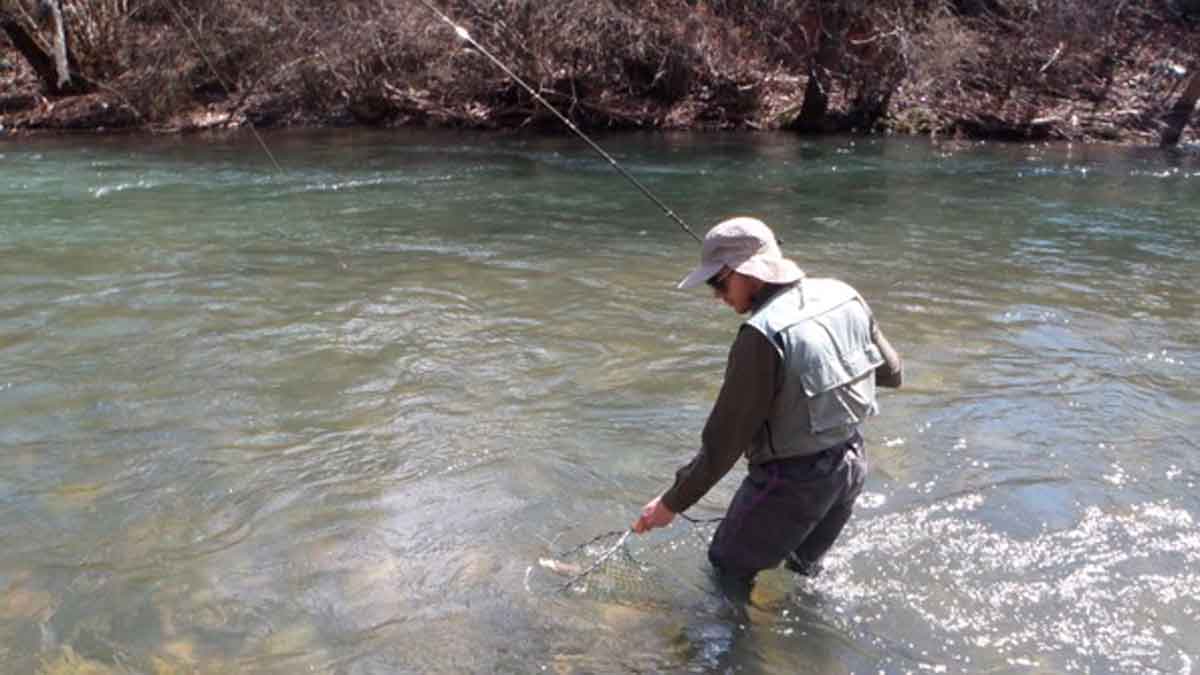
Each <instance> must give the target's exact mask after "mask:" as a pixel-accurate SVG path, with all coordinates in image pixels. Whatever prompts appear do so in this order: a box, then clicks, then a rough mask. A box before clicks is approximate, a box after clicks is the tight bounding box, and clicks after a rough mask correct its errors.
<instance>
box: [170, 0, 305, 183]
mask: <svg viewBox="0 0 1200 675" xmlns="http://www.w3.org/2000/svg"><path fill="white" fill-rule="evenodd" d="M165 6H166V8H167V11H168V12H170V13H171V16H173V17H174V18H175V23H177V24H179V27H180V28H182V29H183V32H184V33H185V34H187V36H188V40H190V41H191V43H192V46H193V47H195V48H196V53H198V54H200V58H201V59H202V60H203V61H204V65H206V66H208V69H209V70H211V71H212V74H213V76H214V77H216V78H217V82H219V83H220V84H221V88H222V89H224V90H225V95H226V96H233V90H232V88H230V86H229V83H227V82H226V81H225V78H224V77H221V73H220V72H219V71H218V70H217V69H216V68H215V67H214V66H213V63H212V61H211V60H210V59H209V58H208V53H207V52H205V51H204V48H203V47H201V46H200V41H199V40H197V39H196V36H195V35H193V34H192V31H191V30H190V29H189V28H188V26H187V23H186V22H184V20H183V17H182V16H181V13H182V12H183V10H182V8H180V7H179V6H178V5H177V4H176V0H168V2H167V3H165ZM189 18H190V17H189ZM246 123H247V124H249V125H250V133H252V134H254V139H255V140H256V141H258V145H259V146H260V147H261V148H262V149H263V152H265V153H267V157H268V158H270V160H271V164H273V165H275V171H276V172H278V173H283V167H281V166H279V162H278V161H276V160H275V155H274V154H272V153H271V149H270V148H268V147H267V142H266V141H264V140H263V137H262V136H261V135H260V134H259V133H258V129H256V128H255V127H254V120H252V119H250V117H249V116H247V117H246Z"/></svg>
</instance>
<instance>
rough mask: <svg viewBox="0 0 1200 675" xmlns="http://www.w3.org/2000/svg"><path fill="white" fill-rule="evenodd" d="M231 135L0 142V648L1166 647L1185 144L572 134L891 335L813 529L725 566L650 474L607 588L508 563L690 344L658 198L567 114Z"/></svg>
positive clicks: (715, 337) (613, 483)
mask: <svg viewBox="0 0 1200 675" xmlns="http://www.w3.org/2000/svg"><path fill="white" fill-rule="evenodd" d="M266 140H267V143H268V145H269V147H270V148H271V150H272V151H273V152H274V154H275V155H276V156H277V157H278V160H279V164H280V166H281V167H282V170H280V171H276V170H275V169H274V168H273V167H272V165H271V162H270V160H269V159H268V158H267V157H266V155H265V154H264V153H263V152H262V151H261V150H260V149H258V147H257V146H256V145H255V144H254V143H253V141H252V139H249V138H246V137H241V136H233V137H229V136H217V137H205V136H190V137H178V138H175V137H172V138H153V137H141V136H132V137H112V138H92V137H68V138H59V139H25V140H20V139H18V140H11V139H10V140H5V141H3V142H0V207H2V208H0V542H2V544H0V672H6V673H9V672H11V673H30V672H34V673H45V674H55V675H58V674H63V675H65V674H68V673H101V674H107V673H131V672H133V673H157V674H162V673H235V672H261V673H297V672H316V673H347V674H350V673H354V674H358V673H397V672H411V673H433V672H511V673H532V672H557V673H591V672H597V673H602V672H713V671H717V672H730V671H733V672H741V673H849V672H855V673H867V672H871V673H874V672H887V673H893V672H894V673H901V672H950V673H955V672H1023V673H1060V672H1070V673H1108V672H1112V673H1145V672H1168V673H1194V672H1197V669H1198V668H1200V646H1198V644H1200V643H1198V642H1197V636H1200V572H1197V570H1200V527H1198V523H1197V520H1198V519H1200V497H1198V495H1200V491H1198V490H1197V483H1200V454H1198V453H1197V450H1198V445H1197V438H1198V436H1200V391H1198V390H1197V388H1196V382H1197V381H1200V320H1198V319H1200V312H1198V309H1200V295H1198V293H1197V283H1198V282H1200V256H1198V255H1197V250H1200V227H1198V225H1197V223H1200V189H1198V188H1200V156H1197V155H1196V154H1194V153H1193V154H1188V153H1186V152H1185V153H1182V154H1173V155H1164V154H1161V153H1159V152H1158V151H1156V150H1148V149H1147V150H1142V149H1114V148H1105V147H1098V146H1074V147H1072V146H1040V145H1039V146H1033V145H982V144H973V143H959V142H952V141H946V142H930V141H927V140H914V139H891V138H884V139H850V138H834V139H822V140H807V139H801V138H797V137H794V136H790V135H780V134H767V133H764V134H753V135H743V134H725V135H694V134H678V135H614V136H608V137H601V138H600V141H601V143H602V144H603V145H604V146H605V147H606V148H607V149H609V150H610V151H611V152H612V153H613V154H614V155H615V156H616V157H617V159H618V161H620V162H621V163H622V165H623V166H625V167H626V168H628V169H629V171H630V172H631V173H632V174H634V175H635V176H637V177H638V178H639V179H640V180H642V181H643V182H644V183H645V184H646V185H647V186H648V187H649V188H650V189H651V190H653V191H654V192H655V193H656V194H657V195H659V196H660V197H661V198H662V199H663V201H664V202H665V203H667V204H668V205H670V206H672V207H673V208H674V209H675V210H676V211H677V212H678V213H679V214H680V215H681V216H682V217H683V218H684V219H685V220H687V221H688V222H689V223H691V224H692V226H693V228H695V229H696V230H697V231H699V232H700V233H701V234H702V233H703V231H704V230H705V229H707V227H709V226H711V225H712V224H714V223H715V222H717V221H718V220H720V219H723V218H725V217H728V216H732V215H742V214H747V215H756V216H758V217H761V218H763V219H764V220H766V221H767V222H769V223H770V224H771V225H772V226H773V227H775V229H776V231H777V233H778V234H779V235H780V237H781V238H782V240H783V248H784V251H785V253H786V254H787V255H789V256H790V257H792V258H794V259H795V260H796V261H797V262H798V264H800V266H801V267H803V268H804V269H805V270H806V271H807V272H808V274H809V276H815V277H822V276H833V277H837V278H840V279H842V280H844V281H847V282H849V283H851V284H853V285H854V286H855V287H856V288H858V289H859V291H860V292H861V293H862V294H863V295H864V297H865V298H866V299H867V301H868V302H869V303H871V306H872V309H873V310H874V312H875V314H876V317H877V318H878V320H879V322H880V325H881V326H882V327H883V329H884V331H885V332H886V333H887V335H888V336H889V338H890V339H891V341H892V342H893V343H894V344H895V345H896V346H897V348H898V349H899V350H900V351H901V353H902V355H903V356H904V359H905V377H906V382H905V386H904V388H903V389H900V390H898V391H890V390H887V391H884V392H883V393H882V394H881V407H882V413H881V415H880V416H879V417H877V418H875V419H873V420H872V421H871V422H870V424H869V425H868V426H867V428H866V436H867V439H868V441H867V443H868V454H869V456H870V460H871V464H872V474H871V476H870V478H869V481H868V484H867V488H866V493H865V494H864V496H863V498H862V499H861V500H860V502H859V504H858V508H857V509H856V512H855V515H854V517H853V518H852V520H851V522H850V525H849V526H848V528H847V530H846V531H845V533H844V534H843V536H842V538H841V540H840V541H839V542H838V544H837V545H836V546H835V547H834V549H833V551H832V552H831V553H830V556H829V558H828V560H827V565H826V571H825V573H824V574H823V575H822V576H820V577H818V578H817V579H815V580H811V581H808V580H802V579H799V578H795V577H793V576H792V575H791V574H790V573H789V572H787V571H785V570H783V569H780V570H776V571H771V572H767V573H764V574H763V575H762V576H761V578H760V580H759V583H758V585H757V586H756V588H755V592H754V595H753V596H752V603H751V605H750V606H749V607H741V608H738V607H732V606H730V605H729V603H727V602H725V601H724V600H723V599H722V597H721V596H720V594H719V592H718V591H717V590H716V589H715V588H714V586H713V584H712V581H711V579H710V578H709V576H708V564H707V562H706V560H705V556H704V550H705V549H704V540H705V537H706V536H708V534H710V533H711V528H710V527H709V526H706V525H704V524H690V523H688V522H685V521H683V520H681V519H677V520H676V522H675V523H674V524H673V525H672V526H671V527H670V528H666V529H664V530H659V531H655V532H654V533H651V534H649V535H645V536H644V537H636V538H633V539H632V540H631V543H630V550H631V551H632V552H633V554H634V555H636V557H637V560H638V561H639V562H640V563H641V564H642V565H643V571H645V574H644V576H643V577H641V578H637V579H633V580H632V581H631V582H630V583H629V584H628V585H627V586H624V587H621V588H619V589H617V591H615V592H612V593H606V594H596V593H590V592H580V591H579V590H568V591H566V592H558V591H557V590H556V589H555V587H554V586H553V585H551V584H546V583H542V581H543V580H542V579H541V577H542V576H544V574H543V573H544V572H546V570H544V569H542V568H541V567H540V566H539V560H541V559H543V558H547V557H553V556H554V555H555V554H558V553H562V552H564V551H566V550H569V549H570V547H572V546H574V545H576V544H579V543H581V542H583V541H586V540H587V539H589V538H591V537H593V536H596V535H598V534H600V533H603V532H605V531H609V530H614V529H621V528H624V527H626V526H627V525H628V524H629V523H630V522H632V520H633V519H634V518H635V517H636V515H637V513H638V510H639V509H640V507H641V505H642V504H643V503H645V501H646V500H648V499H649V498H650V497H652V496H654V495H655V494H657V493H658V492H660V491H661V490H663V489H664V488H665V487H667V486H668V485H669V484H670V480H671V478H672V476H673V472H674V470H675V469H676V468H677V467H678V466H679V465H681V464H682V463H684V462H686V461H687V460H688V459H689V458H690V457H691V455H692V453H693V452H694V451H695V449H696V446H697V443H698V440H699V433H700V430H701V428H702V426H703V424H704V420H705V417H706V415H707V413H708V409H709V406H710V405H711V402H712V400H713V397H714V396H715V394H716V392H717V390H718V388H719V386H720V383H721V377H722V372H723V368H724V362H725V357H726V353H727V350H728V347H729V344H730V343H731V341H732V338H733V336H734V334H735V332H736V331H737V328H738V325H739V318H738V317H737V316H736V315H734V314H733V313H732V312H730V311H729V310H728V309H727V308H725V307H723V306H721V305H719V304H718V303H717V302H716V301H714V300H713V299H712V298H711V297H709V295H708V294H707V293H706V292H705V291H704V290H699V291H690V292H685V291H679V290H676V289H675V288H674V284H675V282H677V281H678V280H679V279H680V278H682V277H683V276H684V275H685V274H686V273H687V272H688V271H689V269H690V268H691V266H692V265H693V264H694V262H695V259H696V256H697V247H696V245H695V243H694V242H693V241H692V240H691V239H690V238H689V237H688V236H687V235H686V234H685V233H684V232H683V231H682V230H681V229H680V228H679V227H678V226H677V225H676V224H675V223H673V222H672V221H671V220H669V219H668V218H666V217H665V216H664V214H663V213H661V212H660V211H658V210H657V209H656V208H655V206H654V205H653V204H651V203H650V202H649V201H648V200H646V199H645V198H644V197H643V196H642V195H641V194H639V193H638V192H636V191H635V190H634V189H632V187H631V186H630V185H629V184H628V183H626V182H625V181H624V180H622V178H621V177H620V176H618V175H617V174H616V173H615V172H613V171H612V169H611V167H609V166H608V165H607V164H606V163H605V162H604V161H603V160H601V159H600V158H598V157H596V156H594V155H591V154H589V151H588V149H587V148H586V147H583V146H582V144H581V143H579V142H578V141H577V140H575V139H572V138H569V137H550V138H547V137H529V136H524V135H520V134H493V135H483V134H468V133H449V132H446V133H432V132H423V131H419V132H418V131H414V132H367V131H331V132H280V133H272V134H268V135H267V137H266ZM743 473H744V469H743V468H742V467H741V466H739V467H737V468H736V469H735V470H734V471H733V472H731V473H730V475H729V476H728V477H727V478H726V479H725V480H724V481H723V482H722V483H721V484H719V485H718V486H717V487H716V488H714V489H713V490H712V491H711V492H710V494H709V495H708V496H706V497H705V498H704V499H703V500H702V501H701V502H700V503H699V504H698V505H697V506H696V507H694V508H693V509H692V511H691V512H690V513H689V515H692V516H694V517H696V518H712V517H717V516H720V515H721V513H722V512H723V509H724V506H725V504H726V503H727V501H728V499H729V497H730V496H731V495H732V492H733V490H734V489H735V487H736V485H737V481H738V480H740V477H741V475H742V474H743Z"/></svg>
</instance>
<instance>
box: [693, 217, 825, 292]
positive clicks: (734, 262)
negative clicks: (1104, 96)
mask: <svg viewBox="0 0 1200 675" xmlns="http://www.w3.org/2000/svg"><path fill="white" fill-rule="evenodd" d="M724 267H728V268H730V269H732V270H733V271H734V272H738V273H740V274H745V275H746V276H750V277H754V278H755V279H759V280H761V281H765V282H767V283H769V284H790V283H793V282H796V281H799V280H801V279H803V278H804V271H803V270H801V269H800V268H799V267H798V266H797V265H796V263H794V262H792V261H791V260H788V259H787V258H785V257H783V253H781V252H780V250H779V244H777V243H776V240H775V233H774V232H772V231H771V228H769V227H767V225H766V223H764V222H763V221H761V220H758V219H757V218H745V217H742V218H730V219H729V220H725V221H722V222H720V223H717V225H716V226H715V227H713V229H711V230H709V231H708V234H706V235H704V245H703V246H702V247H701V248H700V265H699V266H698V267H697V268H696V269H694V270H692V273H691V274H689V275H687V276H686V277H684V278H683V281H681V282H679V288H693V287H695V286H699V285H700V284H702V283H704V282H705V281H708V280H709V279H711V278H712V276H713V275H714V274H716V273H717V272H720V271H721V269H722V268H724Z"/></svg>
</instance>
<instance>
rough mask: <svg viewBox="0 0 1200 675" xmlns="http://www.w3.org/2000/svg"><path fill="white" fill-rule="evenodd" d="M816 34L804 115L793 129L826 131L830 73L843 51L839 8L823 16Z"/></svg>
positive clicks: (802, 114) (803, 107)
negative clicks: (815, 45)
mask: <svg viewBox="0 0 1200 675" xmlns="http://www.w3.org/2000/svg"><path fill="white" fill-rule="evenodd" d="M815 37H816V40H817V50H816V54H814V55H813V56H812V57H811V60H810V61H809V68H808V86H806V87H805V89H804V103H803V104H801V106H800V114H799V115H797V116H796V119H795V121H794V122H792V124H791V125H789V127H790V128H791V129H792V130H793V131H799V132H802V133H820V132H822V131H825V127H826V116H827V115H828V114H829V88H830V86H832V84H833V78H832V77H830V73H831V72H832V71H833V69H834V68H836V67H837V65H838V61H839V59H840V57H841V53H842V45H841V39H842V21H841V16H840V15H839V14H838V12H837V10H836V9H835V10H834V11H833V12H830V13H828V14H826V15H823V16H822V17H821V23H820V26H819V28H818V30H817V31H816V32H815Z"/></svg>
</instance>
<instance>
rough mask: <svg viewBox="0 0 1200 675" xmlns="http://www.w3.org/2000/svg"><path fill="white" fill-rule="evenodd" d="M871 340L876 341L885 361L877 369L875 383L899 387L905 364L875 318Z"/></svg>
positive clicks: (872, 323) (894, 387)
mask: <svg viewBox="0 0 1200 675" xmlns="http://www.w3.org/2000/svg"><path fill="white" fill-rule="evenodd" d="M871 340H872V341H874V342H875V346H876V347H878V348H879V353H880V354H882V355H883V363H881V364H880V365H879V367H878V368H876V369H875V384H877V385H878V386H880V387H891V388H893V389H899V388H900V382H901V380H903V379H904V364H903V362H901V361H900V354H899V352H897V351H896V349H895V348H894V347H892V343H890V342H888V339H887V338H886V337H884V336H883V331H881V330H879V324H878V323H876V322H875V321H874V320H873V319H872V321H871Z"/></svg>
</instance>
